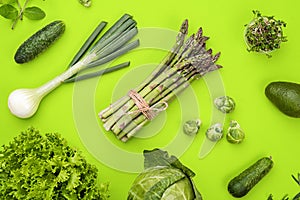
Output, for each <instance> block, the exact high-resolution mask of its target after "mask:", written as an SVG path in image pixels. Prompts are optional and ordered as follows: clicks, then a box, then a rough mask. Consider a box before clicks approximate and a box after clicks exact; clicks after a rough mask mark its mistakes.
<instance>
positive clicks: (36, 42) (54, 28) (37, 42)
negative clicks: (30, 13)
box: [14, 20, 65, 64]
mask: <svg viewBox="0 0 300 200" xmlns="http://www.w3.org/2000/svg"><path fill="white" fill-rule="evenodd" d="M64 31H65V24H64V22H63V21H61V20H56V21H54V22H52V23H50V24H48V25H47V26H45V27H44V28H42V29H40V30H39V31H37V32H36V33H35V34H33V35H32V36H31V37H30V38H28V39H27V40H26V41H25V42H24V43H23V44H22V45H21V46H20V47H19V48H18V50H17V52H16V54H15V57H14V59H15V61H16V63H19V64H22V63H26V62H28V61H31V60H32V59H34V58H35V57H36V56H37V55H39V54H40V53H42V52H43V51H45V50H46V49H47V48H48V47H49V46H50V45H51V44H52V43H53V42H55V41H56V40H57V39H58V38H59V37H60V36H61V35H62V34H63V33H64Z"/></svg>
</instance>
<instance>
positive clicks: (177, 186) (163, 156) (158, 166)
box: [127, 149, 202, 200]
mask: <svg viewBox="0 0 300 200" xmlns="http://www.w3.org/2000/svg"><path fill="white" fill-rule="evenodd" d="M144 157H145V162H144V167H145V170H144V171H143V172H142V173H140V174H139V175H138V177H137V178H136V179H135V181H134V182H133V184H132V186H131V189H130V191H129V193H128V197H127V200H141V199H144V200H170V199H172V200H176V199H178V200H181V199H185V200H202V197H201V195H200V193H199V192H198V190H197V188H196V186H195V184H194V182H193V181H192V179H191V178H192V177H193V176H195V174H194V172H192V171H191V170H190V169H189V168H187V167H185V166H184V165H183V164H182V163H181V162H180V161H179V160H178V159H177V158H176V157H175V156H169V155H168V153H167V152H166V151H162V150H160V149H154V150H152V151H147V150H145V151H144Z"/></svg>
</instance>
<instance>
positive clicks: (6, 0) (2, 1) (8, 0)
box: [0, 0, 17, 4]
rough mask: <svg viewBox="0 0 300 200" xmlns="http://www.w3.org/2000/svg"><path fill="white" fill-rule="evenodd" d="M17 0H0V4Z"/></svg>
mask: <svg viewBox="0 0 300 200" xmlns="http://www.w3.org/2000/svg"><path fill="white" fill-rule="evenodd" d="M16 1H17V0H0V4H10V3H15V2H16Z"/></svg>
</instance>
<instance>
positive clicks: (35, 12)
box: [24, 6, 46, 20]
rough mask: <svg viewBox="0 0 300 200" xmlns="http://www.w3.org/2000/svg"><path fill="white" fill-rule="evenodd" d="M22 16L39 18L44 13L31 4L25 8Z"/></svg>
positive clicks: (41, 17)
mask: <svg viewBox="0 0 300 200" xmlns="http://www.w3.org/2000/svg"><path fill="white" fill-rule="evenodd" d="M24 16H25V17H27V18H28V19H32V20H40V19H43V18H44V17H45V16H46V13H45V12H44V11H43V10H42V9H40V8H38V7H36V6H33V7H28V8H25V10H24Z"/></svg>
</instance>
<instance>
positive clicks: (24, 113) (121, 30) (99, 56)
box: [8, 14, 139, 118]
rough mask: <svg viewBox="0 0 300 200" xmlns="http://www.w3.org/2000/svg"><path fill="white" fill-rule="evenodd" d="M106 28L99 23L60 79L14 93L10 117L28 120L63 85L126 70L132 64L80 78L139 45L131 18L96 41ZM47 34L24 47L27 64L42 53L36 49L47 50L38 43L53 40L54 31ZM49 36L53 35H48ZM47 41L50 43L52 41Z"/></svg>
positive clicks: (35, 36) (9, 100) (9, 105)
mask: <svg viewBox="0 0 300 200" xmlns="http://www.w3.org/2000/svg"><path fill="white" fill-rule="evenodd" d="M106 24H107V23H106V22H101V23H99V25H98V26H97V28H96V29H95V30H94V32H93V33H92V34H91V36H90V37H89V38H88V39H87V41H86V42H85V43H84V45H83V46H82V48H81V49H80V50H79V52H78V53H77V54H76V55H75V57H74V58H73V60H72V61H71V63H70V65H69V67H68V69H67V70H66V71H65V72H63V73H62V74H61V75H59V76H57V77H55V78H54V79H53V80H51V81H49V82H47V83H46V84H44V85H42V86H40V87H38V88H30V89H17V90H14V91H13V92H12V93H11V94H10V95H9V97H8V107H9V109H10V111H11V113H12V114H13V115H15V116H17V117H19V118H29V117H31V116H33V115H34V114H35V113H36V111H37V109H38V107H39V104H40V102H41V100H42V99H43V98H44V97H45V96H46V95H47V94H48V93H50V92H51V91H53V90H54V89H55V88H57V87H58V86H60V85H61V84H62V83H69V82H74V81H77V80H83V79H87V78H91V77H95V76H99V75H102V74H105V73H109V72H113V71H115V70H118V69H121V68H124V67H127V66H128V65H129V62H125V63H122V64H119V65H117V66H114V67H110V68H106V69H101V70H100V71H98V72H89V73H85V74H83V75H82V74H79V73H81V72H82V71H85V70H87V69H90V68H94V67H97V66H103V65H104V64H106V63H108V62H109V61H111V60H113V59H115V58H117V57H119V56H121V55H123V54H124V53H126V52H128V51H130V50H132V49H134V48H136V47H137V46H138V45H139V40H134V41H130V40H131V39H132V38H133V37H134V36H135V35H136V34H137V32H138V30H137V27H136V21H135V20H133V18H132V16H130V15H128V14H124V15H123V16H122V17H121V18H120V19H119V20H118V21H117V22H116V23H115V24H114V25H113V26H112V27H111V28H110V29H108V30H107V31H106V32H105V33H104V34H103V35H102V36H101V37H100V38H99V39H97V37H98V36H99V34H100V33H101V31H102V30H103V29H104V27H105V26H106ZM44 31H46V33H45V32H43V29H42V31H41V32H39V33H38V34H36V35H34V36H33V37H34V38H38V39H33V40H31V41H30V42H29V43H26V42H25V43H24V44H25V47H24V46H23V48H24V49H25V50H21V55H23V54H25V58H24V60H26V58H29V57H30V58H31V57H34V56H35V55H36V54H37V53H39V52H36V51H35V50H34V49H39V50H43V49H44V48H45V45H46V44H44V43H39V41H42V40H41V39H40V37H44V36H49V35H50V36H51V32H53V30H52V29H51V30H50V31H49V30H48V29H46V30H44ZM47 32H48V33H49V32H50V33H49V34H48V33H47ZM46 40H47V41H48V40H49V39H46ZM34 47H38V48H34ZM32 51H35V52H32ZM32 55H34V56H32ZM22 59H23V58H22ZM22 59H20V60H22Z"/></svg>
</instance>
